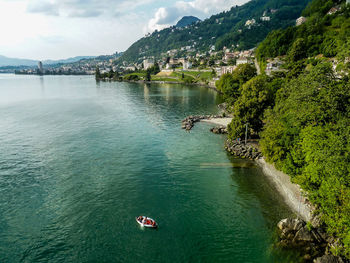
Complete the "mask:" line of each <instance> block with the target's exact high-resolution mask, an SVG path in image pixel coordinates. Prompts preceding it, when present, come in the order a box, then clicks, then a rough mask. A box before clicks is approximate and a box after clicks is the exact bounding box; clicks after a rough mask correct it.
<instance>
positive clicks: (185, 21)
mask: <svg viewBox="0 0 350 263" xmlns="http://www.w3.org/2000/svg"><path fill="white" fill-rule="evenodd" d="M200 21H201V20H200V19H199V18H197V17H195V16H184V17H183V18H181V20H180V21H179V22H177V24H176V26H175V27H177V28H180V27H186V26H190V25H192V24H194V23H196V22H200Z"/></svg>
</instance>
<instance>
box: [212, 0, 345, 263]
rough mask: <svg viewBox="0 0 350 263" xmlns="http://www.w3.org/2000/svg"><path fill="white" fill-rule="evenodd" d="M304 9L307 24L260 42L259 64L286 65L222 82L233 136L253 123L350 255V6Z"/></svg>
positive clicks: (267, 152) (319, 1)
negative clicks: (270, 61) (271, 71)
mask: <svg viewBox="0 0 350 263" xmlns="http://www.w3.org/2000/svg"><path fill="white" fill-rule="evenodd" d="M332 7H337V8H338V11H337V12H336V13H334V14H327V13H328V11H329V10H330V9H331V8H332ZM303 14H304V15H305V16H306V17H307V22H306V23H304V24H302V25H300V26H298V27H295V26H294V27H289V28H287V29H284V30H277V31H273V32H271V33H270V34H269V35H268V37H267V38H266V39H265V40H264V41H263V42H262V43H261V44H260V45H259V47H258V49H257V56H258V58H259V59H260V62H261V64H264V63H266V61H267V60H268V59H269V58H274V57H278V56H279V57H280V58H281V59H283V60H284V62H285V65H284V70H283V71H281V72H278V73H276V74H273V75H272V76H267V75H265V74H263V75H259V76H256V74H255V72H254V71H252V69H251V68H249V67H250V66H246V67H245V68H241V67H240V68H239V69H238V70H240V71H241V72H237V71H236V72H235V73H233V74H229V75H224V76H223V77H222V78H221V79H220V81H219V82H218V83H217V85H218V89H219V90H221V91H222V92H223V93H224V96H225V98H226V100H227V102H228V103H229V104H230V105H231V107H232V109H233V114H234V121H233V122H232V123H231V124H230V126H229V136H230V138H231V139H235V138H239V137H241V138H242V137H243V136H244V127H245V124H247V123H248V124H249V127H250V130H249V133H250V136H251V137H256V138H260V146H261V149H262V151H263V154H264V156H265V157H266V158H267V160H268V161H269V162H271V163H274V164H275V165H276V166H277V168H279V169H281V170H283V171H284V172H286V173H288V174H289V175H290V176H291V177H292V180H293V181H294V182H296V183H298V184H300V185H301V187H302V188H303V189H304V190H306V191H307V193H308V198H309V199H310V201H311V202H312V203H313V204H314V205H315V207H316V209H317V210H316V211H317V213H318V216H319V217H320V219H321V221H322V222H323V224H324V225H325V227H326V229H327V230H328V233H329V234H332V235H333V236H335V237H336V238H337V239H336V241H335V242H334V243H333V244H332V252H333V253H334V254H336V255H337V254H340V255H343V256H345V257H347V258H350V165H349V164H350V128H349V127H350V84H349V69H350V46H349V44H350V5H346V4H345V1H328V0H313V1H312V2H311V3H310V4H309V5H308V6H307V8H306V9H305V10H304V11H303Z"/></svg>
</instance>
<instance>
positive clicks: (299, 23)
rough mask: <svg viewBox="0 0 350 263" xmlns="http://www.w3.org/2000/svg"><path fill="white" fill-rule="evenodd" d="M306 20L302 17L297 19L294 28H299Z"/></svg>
mask: <svg viewBox="0 0 350 263" xmlns="http://www.w3.org/2000/svg"><path fill="white" fill-rule="evenodd" d="M306 20H307V19H306V17H303V16H301V17H299V18H298V19H297V20H296V26H300V25H302V24H304V23H305V22H306Z"/></svg>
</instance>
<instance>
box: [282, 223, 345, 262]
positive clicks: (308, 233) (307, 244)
mask: <svg viewBox="0 0 350 263" xmlns="http://www.w3.org/2000/svg"><path fill="white" fill-rule="evenodd" d="M277 226H278V233H279V242H278V244H277V246H278V247H281V248H288V249H289V248H294V249H297V250H298V251H299V253H300V254H301V255H302V257H303V259H304V261H305V262H314V263H348V262H349V261H348V260H345V259H342V258H341V257H337V256H334V255H332V253H331V250H332V248H334V247H335V246H336V245H337V240H336V239H334V238H333V237H331V236H329V235H327V234H326V232H325V231H324V229H323V228H322V227H313V226H311V224H307V223H306V222H305V221H303V220H301V219H291V218H287V219H283V220H281V221H280V222H279V223H278V225H277Z"/></svg>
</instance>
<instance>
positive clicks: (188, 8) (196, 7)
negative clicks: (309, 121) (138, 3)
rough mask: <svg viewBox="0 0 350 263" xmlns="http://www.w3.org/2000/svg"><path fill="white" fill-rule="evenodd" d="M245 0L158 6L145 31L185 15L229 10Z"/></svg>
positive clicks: (197, 0)
mask: <svg viewBox="0 0 350 263" xmlns="http://www.w3.org/2000/svg"><path fill="white" fill-rule="evenodd" d="M246 2H247V0H192V1H190V2H185V1H177V2H176V3H175V4H174V6H171V7H160V8H159V9H158V10H157V11H156V12H155V14H154V17H153V18H152V19H150V21H149V22H148V25H147V28H146V29H145V31H148V32H152V31H154V30H161V29H163V28H166V27H169V26H171V25H174V24H175V23H176V22H177V21H178V20H179V19H180V18H181V17H183V16H186V15H192V16H197V17H199V18H202V19H203V18H206V17H208V16H209V15H211V14H215V13H218V12H222V11H225V10H229V9H230V8H231V7H232V6H234V5H241V4H244V3H246Z"/></svg>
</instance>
